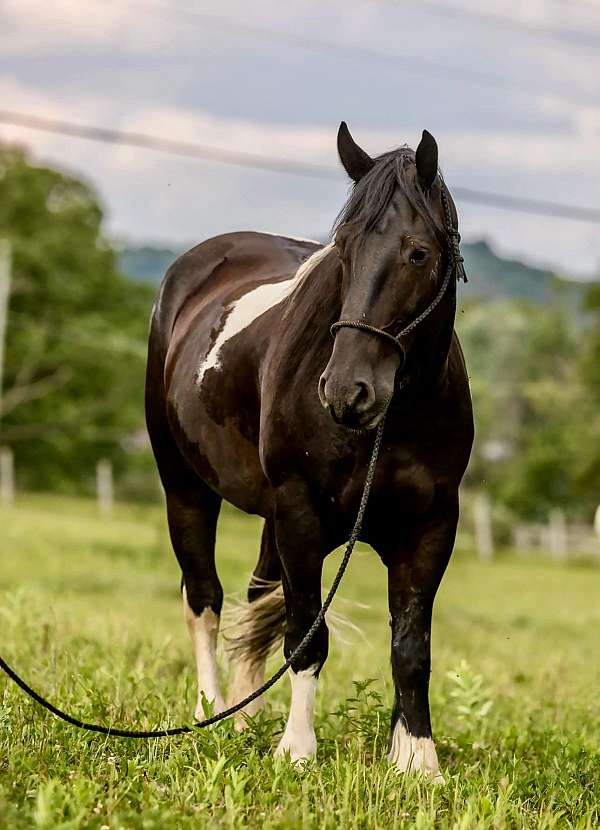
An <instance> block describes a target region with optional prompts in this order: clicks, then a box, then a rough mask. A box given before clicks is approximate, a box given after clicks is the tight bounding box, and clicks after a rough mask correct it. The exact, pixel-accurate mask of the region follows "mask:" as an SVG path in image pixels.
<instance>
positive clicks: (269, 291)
mask: <svg viewBox="0 0 600 830" xmlns="http://www.w3.org/2000/svg"><path fill="white" fill-rule="evenodd" d="M331 248H332V244H331V245H326V246H325V247H324V248H320V249H319V250H318V251H315V253H314V254H313V255H312V256H310V257H308V259H306V260H305V261H304V262H303V263H302V264H301V265H300V267H299V268H298V270H297V271H296V273H295V274H294V276H293V277H291V278H290V279H289V280H281V281H280V282H266V283H264V284H263V285H259V286H258V287H257V288H253V289H252V291H248V293H247V294H244V295H243V296H241V297H240V298H239V300H236V301H235V302H234V303H232V304H231V306H229V308H228V309H227V312H226V314H227V316H226V318H225V323H224V325H223V328H222V329H221V331H220V332H219V334H218V335H217V338H216V340H215V342H214V343H213V345H212V346H211V348H210V351H209V352H208V353H207V354H206V356H205V358H204V360H203V361H202V363H201V364H200V366H199V367H198V371H197V373H196V384H197V385H198V386H201V385H202V381H203V380H204V375H205V374H206V372H207V371H208V370H209V369H215V368H218V367H219V365H220V361H219V355H220V352H221V349H222V348H223V346H224V345H225V343H227V341H228V340H231V338H232V337H235V335H236V334H239V332H241V331H243V330H244V329H246V328H248V326H249V325H251V324H252V323H253V322H254V321H255V320H256V319H257V318H258V317H260V316H261V314H264V313H265V312H266V311H268V310H269V309H270V308H273V306H276V305H278V304H279V303H280V302H282V300H284V299H285V298H286V297H287V295H288V294H289V293H291V292H292V291H293V290H294V288H295V287H296V285H298V284H299V283H300V281H301V280H303V279H304V278H305V277H306V276H307V274H308V273H310V271H312V270H313V268H314V267H315V266H316V265H318V264H319V262H321V260H322V259H323V258H324V257H325V256H326V255H327V254H328V253H329V251H330V250H331Z"/></svg>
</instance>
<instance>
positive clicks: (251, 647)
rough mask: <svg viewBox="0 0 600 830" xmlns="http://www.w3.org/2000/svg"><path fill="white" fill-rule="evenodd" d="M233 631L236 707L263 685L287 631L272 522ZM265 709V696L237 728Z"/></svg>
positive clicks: (230, 645) (267, 523)
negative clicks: (269, 661)
mask: <svg viewBox="0 0 600 830" xmlns="http://www.w3.org/2000/svg"><path fill="white" fill-rule="evenodd" d="M230 628H231V634H230V635H229V636H227V637H226V639H227V651H228V654H229V658H230V662H231V663H232V664H233V666H234V674H233V681H232V684H231V688H230V690H229V695H228V703H229V705H230V706H233V705H234V704H235V703H238V702H239V701H240V700H242V699H243V698H245V697H247V696H248V695H249V694H250V693H251V692H253V691H254V690H255V689H257V688H258V687H259V686H260V685H261V684H262V683H263V682H264V679H265V666H266V662H267V657H268V655H269V653H270V652H271V651H274V650H275V649H276V648H277V646H278V645H279V644H280V643H281V642H282V640H283V635H284V631H285V601H284V598H283V590H282V587H281V568H280V564H279V554H278V552H277V544H276V542H275V533H274V528H273V522H272V520H271V519H267V520H266V521H265V524H264V527H263V532H262V539H261V545H260V557H259V560H258V564H257V565H256V568H255V569H254V573H253V575H252V577H251V579H250V585H249V587H248V604H247V605H245V606H243V607H242V608H241V609H240V610H239V611H238V612H237V613H236V615H235V618H234V620H233V621H232V624H231V627H230ZM263 705H264V700H263V698H262V696H261V697H259V698H257V699H256V700H254V701H252V703H250V704H248V706H246V707H245V708H244V709H243V710H242V712H239V713H238V714H237V715H236V717H235V728H236V729H237V730H238V731H241V730H243V729H244V728H245V727H246V726H247V721H246V717H245V715H250V716H252V715H255V714H256V713H257V712H258V711H259V710H260V709H261V708H262V707H263Z"/></svg>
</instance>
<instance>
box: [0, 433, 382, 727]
mask: <svg viewBox="0 0 600 830" xmlns="http://www.w3.org/2000/svg"><path fill="white" fill-rule="evenodd" d="M384 422H385V417H384V418H382V419H381V421H380V422H379V426H378V427H377V432H376V434H375V442H374V444H373V451H372V453H371V459H370V461H369V466H368V469H367V475H366V477H365V484H364V487H363V491H362V496H361V499H360V505H359V508H358V513H357V516H356V521H355V522H354V527H353V528H352V533H351V534H350V538H349V539H348V542H347V543H346V549H345V551H344V556H343V557H342V561H341V563H340V567H339V568H338V571H337V573H336V575H335V579H334V580H333V582H332V584H331V588H330V589H329V593H328V594H327V596H326V597H325V600H324V602H323V605H322V606H321V610H320V611H319V613H318V614H317V616H316V618H315V621H314V622H313V624H312V625H311V627H310V628H309V629H308V631H307V632H306V634H305V635H304V637H303V639H302V640H301V642H300V643H299V644H298V645H297V646H296V648H295V649H294V651H293V652H292V653H291V654H290V656H289V657H288V658H287V660H286V661H285V663H283V665H282V666H281V667H280V668H279V669H277V671H276V672H275V674H273V675H272V676H271V677H270V678H269V679H268V680H267V681H265V683H263V684H262V686H260V687H259V688H258V689H256V690H255V691H254V692H252V693H251V694H249V695H248V696H247V697H245V698H244V699H243V700H240V702H239V703H236V704H235V706H230V707H229V708H228V709H225V711H223V712H219V713H218V714H217V715H212V716H211V717H210V718H205V719H204V720H201V721H198V722H197V723H194V725H193V726H173V727H171V728H170V729H150V730H133V729H115V728H114V727H112V726H103V725H102V724H97V723H87V722H86V721H83V720H79V718H75V717H73V715H69V714H68V713H67V712H63V711H62V709H59V708H58V707H57V706H54V704H52V703H50V701H48V700H46V698H45V697H43V696H42V695H41V694H39V693H38V692H36V691H35V689H32V688H31V686H29V684H28V683H26V682H25V681H24V680H23V678H22V677H20V676H19V675H18V674H17V673H16V671H15V670H14V669H12V668H11V667H10V666H9V665H8V663H7V662H6V660H4V659H3V658H2V657H1V656H0V668H1V669H2V670H3V671H4V673H5V674H7V675H8V677H10V679H11V680H13V681H14V682H15V683H16V684H17V686H19V687H20V688H21V689H22V690H23V691H24V692H25V694H27V695H29V697H30V698H32V699H33V700H35V701H36V703H39V705H40V706H43V708H44V709H46V710H47V711H48V712H51V713H52V714H53V715H55V716H56V717H57V718H60V719H61V720H63V721H65V723H70V724H71V726H76V727H77V728H78V729H85V730H87V731H88V732H99V733H100V734H101V735H110V736H111V737H113V738H168V737H170V736H173V735H184V734H186V733H188V732H194V731H195V730H196V729H204V728H205V727H206V726H212V724H213V723H218V722H219V721H221V720H224V719H225V718H229V717H231V715H234V714H235V713H236V712H239V711H240V710H241V709H243V708H244V707H245V706H247V705H248V704H249V703H252V701H253V700H256V698H257V697H260V696H261V695H262V694H264V693H265V692H266V691H268V689H270V688H271V686H274V685H275V684H276V683H277V681H278V680H279V679H280V678H281V677H283V675H284V674H285V673H286V671H287V670H288V669H289V668H290V666H291V665H292V663H293V662H294V661H295V660H296V659H297V658H298V657H300V656H301V655H302V653H303V652H304V651H305V650H306V648H307V646H308V645H309V643H310V642H311V640H312V639H313V637H314V636H315V634H316V633H317V630H318V629H319V627H320V625H321V624H322V622H323V620H324V619H325V614H326V613H327V609H328V608H329V606H330V605H331V603H332V601H333V598H334V596H335V594H336V591H337V589H338V587H339V584H340V582H341V581H342V577H343V576H344V573H345V571H346V568H347V567H348V562H349V561H350V557H351V556H352V551H353V550H354V546H355V544H356V542H357V540H358V537H359V536H360V532H361V530H362V525H363V519H364V516H365V510H366V508H367V502H368V501H369V494H370V492H371V485H372V484H373V477H374V475H375V466H376V464H377V457H378V455H379V449H380V447H381V439H382V437H383V427H384Z"/></svg>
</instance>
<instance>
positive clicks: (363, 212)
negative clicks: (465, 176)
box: [332, 146, 444, 241]
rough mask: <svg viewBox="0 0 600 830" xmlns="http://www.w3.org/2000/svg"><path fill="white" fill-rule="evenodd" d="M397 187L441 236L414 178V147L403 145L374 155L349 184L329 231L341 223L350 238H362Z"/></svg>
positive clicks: (386, 205) (435, 218) (370, 230)
mask: <svg viewBox="0 0 600 830" xmlns="http://www.w3.org/2000/svg"><path fill="white" fill-rule="evenodd" d="M440 179H441V177H440ZM442 186H443V185H442ZM398 188H399V189H400V190H401V191H402V194H403V195H404V196H405V198H406V199H407V200H408V202H409V204H410V205H411V207H412V208H413V210H415V211H416V212H417V213H418V214H419V215H420V216H421V217H422V218H423V219H424V220H425V221H426V222H427V223H428V224H429V225H430V227H432V228H433V230H434V231H435V233H436V234H437V235H439V236H440V237H442V236H443V235H444V229H443V226H442V225H441V224H440V221H439V219H438V218H437V217H436V215H435V213H434V212H433V211H432V209H431V205H430V203H429V200H428V199H427V196H426V195H425V193H424V192H423V190H422V189H421V187H420V186H419V183H418V180H417V176H416V164H415V153H414V150H411V149H410V147H406V146H404V147H399V148H398V149H397V150H391V151H390V152H388V153H383V154H382V155H381V156H377V158H376V159H375V164H374V165H373V167H372V168H371V170H370V171H369V172H368V173H367V174H366V175H365V176H363V178H362V179H360V181H359V182H357V183H356V184H355V185H354V187H353V188H352V192H351V193H350V196H349V197H348V200H347V201H346V204H345V205H344V207H343V208H342V210H341V211H340V213H339V214H338V216H337V218H336V220H335V222H334V225H333V228H332V235H335V233H336V231H337V230H338V229H339V228H340V227H341V226H342V225H343V226H344V227H345V228H346V229H347V231H348V233H349V241H356V240H358V241H362V240H363V239H364V238H365V237H366V236H367V235H368V234H369V233H370V232H372V231H373V230H375V228H377V226H378V225H379V223H380V222H381V220H382V218H383V215H384V214H385V212H386V210H387V208H388V207H389V204H390V202H391V201H392V199H393V197H394V194H395V192H396V190H397V189H398Z"/></svg>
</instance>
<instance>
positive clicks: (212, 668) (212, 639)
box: [183, 585, 225, 720]
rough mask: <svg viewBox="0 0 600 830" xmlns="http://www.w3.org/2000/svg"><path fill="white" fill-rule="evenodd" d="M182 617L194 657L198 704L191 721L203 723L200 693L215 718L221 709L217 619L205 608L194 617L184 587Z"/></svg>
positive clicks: (222, 708) (209, 609)
mask: <svg viewBox="0 0 600 830" xmlns="http://www.w3.org/2000/svg"><path fill="white" fill-rule="evenodd" d="M183 614H184V617H185V621H186V624H187V627H188V631H189V632H190V637H191V638H192V643H193V645H194V653H195V655H196V671H197V674H198V702H197V704H196V711H195V717H196V719H197V720H203V719H204V708H203V706H202V693H204V696H205V697H206V699H207V700H208V701H209V702H212V704H213V709H214V712H215V714H216V713H217V712H222V711H223V710H224V709H225V703H224V702H223V698H222V696H221V688H220V686H219V671H218V667H217V634H218V633H219V617H218V615H217V614H215V612H214V611H213V610H212V609H211V608H205V609H204V611H202V613H201V614H200V615H199V616H196V614H194V612H193V611H192V609H191V608H190V606H189V605H188V601H187V594H186V590H185V585H184V587H183Z"/></svg>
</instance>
